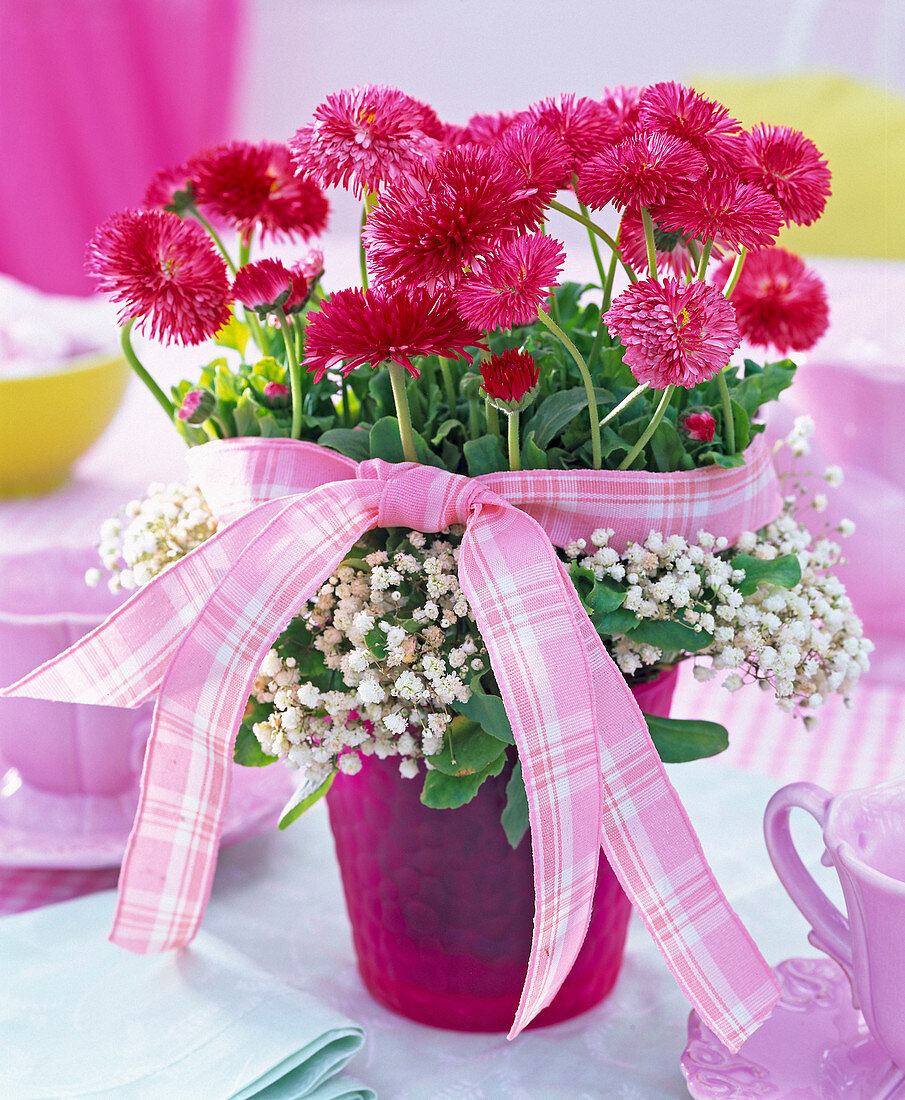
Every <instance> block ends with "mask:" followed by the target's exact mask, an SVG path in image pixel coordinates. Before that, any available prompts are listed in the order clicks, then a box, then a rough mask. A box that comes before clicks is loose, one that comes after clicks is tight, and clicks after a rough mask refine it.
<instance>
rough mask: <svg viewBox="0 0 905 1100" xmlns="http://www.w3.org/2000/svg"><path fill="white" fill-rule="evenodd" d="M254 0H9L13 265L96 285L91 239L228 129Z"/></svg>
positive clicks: (5, 230)
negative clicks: (155, 180)
mask: <svg viewBox="0 0 905 1100" xmlns="http://www.w3.org/2000/svg"><path fill="white" fill-rule="evenodd" d="M243 8H244V2H243V0H0V149H2V150H3V154H4V163H3V171H2V172H0V271H3V272H6V273H7V274H9V275H13V276H15V277H16V278H17V279H20V280H21V281H22V282H26V283H30V284H32V285H33V286H37V287H39V288H40V289H41V290H45V291H53V292H57V293H64V294H87V293H89V292H90V290H91V287H90V285H89V282H88V279H87V277H86V276H85V274H84V273H83V271H82V262H83V258H84V253H85V242H86V241H87V240H88V238H89V237H90V236H91V234H92V232H93V231H94V229H95V227H96V226H97V225H98V223H99V222H101V221H103V220H104V219H105V218H106V217H107V216H108V215H110V214H111V213H113V212H114V211H115V210H118V209H120V208H122V207H124V206H129V205H137V204H138V202H139V201H140V199H141V196H142V194H143V192H144V188H145V185H146V184H147V182H148V180H149V179H150V177H151V175H152V174H153V173H154V172H155V171H156V170H157V169H158V168H160V167H164V166H166V165H169V164H173V163H177V162H178V161H180V160H182V159H184V158H185V157H187V156H188V155H190V154H191V153H193V152H196V151H197V150H198V149H200V148H202V147H203V146H205V145H208V144H211V143H213V142H216V141H220V140H223V139H224V138H226V137H227V136H230V135H229V129H230V126H231V119H232V109H233V98H234V97H233V91H234V88H235V84H236V81H235V75H236V59H237V45H238V39H239V30H240V24H241V15H242V12H243Z"/></svg>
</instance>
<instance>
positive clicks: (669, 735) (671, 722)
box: [644, 714, 729, 764]
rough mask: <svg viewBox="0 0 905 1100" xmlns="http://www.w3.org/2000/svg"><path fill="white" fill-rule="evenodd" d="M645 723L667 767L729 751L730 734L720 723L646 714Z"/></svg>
mask: <svg viewBox="0 0 905 1100" xmlns="http://www.w3.org/2000/svg"><path fill="white" fill-rule="evenodd" d="M644 720H645V722H647V728H648V730H649V731H650V736H651V740H652V741H653V743H654V745H655V746H656V749H657V752H658V753H659V756H660V759H661V760H662V761H663V763H664V764H683V763H685V762H687V761H689V760H700V759H702V758H703V757H705V756H716V754H717V753H720V752H723V750H724V749H727V748H728V747H729V734H728V733H727V732H726V729H725V727H723V726H721V725H719V724H718V723H717V722H703V721H701V720H700V719H697V718H694V719H680V718H660V717H659V716H656V715H653V714H645V715H644Z"/></svg>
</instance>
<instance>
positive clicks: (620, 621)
mask: <svg viewBox="0 0 905 1100" xmlns="http://www.w3.org/2000/svg"><path fill="white" fill-rule="evenodd" d="M593 622H594V629H595V630H596V631H597V633H598V634H600V635H601V636H605V635H609V634H628V633H629V631H631V630H632V629H633V628H634V627H636V626H637V625H638V616H637V615H635V613H634V612H633V611H626V609H625V608H624V607H617V608H616V610H615V611H608V612H607V613H606V614H605V615H597V616H595V618H594V620H593Z"/></svg>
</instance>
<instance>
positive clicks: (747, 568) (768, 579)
mask: <svg viewBox="0 0 905 1100" xmlns="http://www.w3.org/2000/svg"><path fill="white" fill-rule="evenodd" d="M731 564H732V568H733V569H743V570H744V572H745V579H744V580H742V581H739V583H738V584H737V585H736V588H738V590H739V592H741V594H742V595H743V596H751V595H753V593H754V592H755V590H756V589H757V586H758V585H759V584H775V585H776V586H777V587H779V588H794V587H795V585H796V584H798V582H799V581H800V580H801V565H800V563H799V561H798V558H797V557H796V556H795V555H794V554H784V555H783V556H782V557H781V558H772V559H771V560H769V561H766V560H764V559H763V558H752V557H749V555H748V554H736V556H735V557H734V558H733V559H732V563H731Z"/></svg>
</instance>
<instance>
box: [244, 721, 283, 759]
mask: <svg viewBox="0 0 905 1100" xmlns="http://www.w3.org/2000/svg"><path fill="white" fill-rule="evenodd" d="M262 717H263V715H262ZM254 720H259V719H254ZM254 720H253V719H249V718H246V719H245V720H244V721H243V723H242V725H241V726H239V732H238V733H237V734H236V744H235V747H234V748H233V760H234V761H235V762H236V763H237V764H241V765H242V766H243V767H246V768H263V767H264V766H265V765H266V764H273V763H274V761H275V760H279V757H278V756H268V755H267V753H266V752H264V750H263V749H262V748H261V742H260V741H259V740H258V739H257V737H255V734H254V730H253V729H252V728H251V727H252V723H253V721H254Z"/></svg>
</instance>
